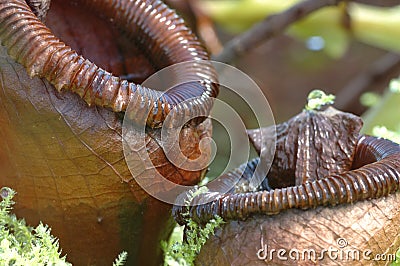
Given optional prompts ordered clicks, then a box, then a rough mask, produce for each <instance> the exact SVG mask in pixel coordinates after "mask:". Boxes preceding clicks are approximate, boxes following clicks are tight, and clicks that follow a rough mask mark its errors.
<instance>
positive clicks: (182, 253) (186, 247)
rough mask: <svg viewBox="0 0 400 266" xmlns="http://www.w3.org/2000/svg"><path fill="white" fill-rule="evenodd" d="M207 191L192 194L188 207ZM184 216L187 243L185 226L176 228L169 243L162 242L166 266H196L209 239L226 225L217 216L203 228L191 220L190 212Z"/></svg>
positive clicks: (189, 197) (200, 190)
mask: <svg viewBox="0 0 400 266" xmlns="http://www.w3.org/2000/svg"><path fill="white" fill-rule="evenodd" d="M206 191H207V188H206V187H201V188H200V189H198V190H195V191H193V192H192V193H190V195H189V196H188V200H186V202H185V203H186V205H189V204H190V202H191V200H192V199H193V198H194V197H196V196H197V195H199V194H201V193H204V192H206ZM183 215H184V216H186V217H187V218H186V228H185V229H186V230H185V236H186V241H184V240H183V231H184V227H183V226H177V227H175V229H174V232H173V234H172V235H171V238H170V241H169V242H166V241H161V248H162V250H163V251H164V265H174V266H175V265H176V266H178V265H184V266H186V265H194V261H195V259H196V257H197V255H198V254H199V253H200V250H201V248H202V247H203V246H204V244H205V243H206V241H207V239H208V238H209V237H210V235H212V234H213V233H214V231H215V230H216V229H217V228H219V227H221V225H222V224H223V223H224V221H223V220H222V218H221V217H219V216H216V217H214V219H211V220H210V221H208V223H207V224H205V225H204V226H202V225H199V224H198V223H196V222H195V221H193V220H192V219H190V218H189V212H187V213H186V214H183Z"/></svg>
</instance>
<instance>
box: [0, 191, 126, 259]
mask: <svg viewBox="0 0 400 266" xmlns="http://www.w3.org/2000/svg"><path fill="white" fill-rule="evenodd" d="M15 194H16V192H15V191H14V190H12V189H11V188H8V187H3V188H2V189H0V196H1V198H2V200H1V202H0V265H10V266H11V265H13V266H18V265H21V266H25V265H57V266H58V265H72V264H71V263H69V262H67V261H66V256H63V257H60V256H61V249H60V247H59V243H58V239H57V238H55V237H54V236H52V235H51V234H50V231H51V229H50V228H49V227H48V226H47V225H44V224H42V223H39V225H38V226H37V227H35V228H33V227H31V226H29V225H27V224H26V223H25V220H24V219H18V218H17V217H16V216H15V214H12V213H11V210H12V206H13V205H14V204H15V202H14V201H13V200H12V199H13V197H14V196H15ZM127 255H128V254H127V252H125V251H123V252H122V253H121V254H119V256H118V257H117V258H116V260H115V262H114V263H113V266H121V265H123V264H124V262H125V261H126V258H127Z"/></svg>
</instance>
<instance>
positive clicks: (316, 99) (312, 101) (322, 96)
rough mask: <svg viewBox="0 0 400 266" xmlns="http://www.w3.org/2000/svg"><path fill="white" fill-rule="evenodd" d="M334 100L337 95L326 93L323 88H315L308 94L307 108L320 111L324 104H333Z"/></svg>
mask: <svg viewBox="0 0 400 266" xmlns="http://www.w3.org/2000/svg"><path fill="white" fill-rule="evenodd" d="M334 101H335V95H332V94H326V93H325V92H323V91H322V90H313V91H311V92H310V93H309V94H308V97H307V105H306V106H305V109H306V110H308V111H318V110H320V109H321V108H322V107H323V106H326V105H332V104H333V103H334Z"/></svg>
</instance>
